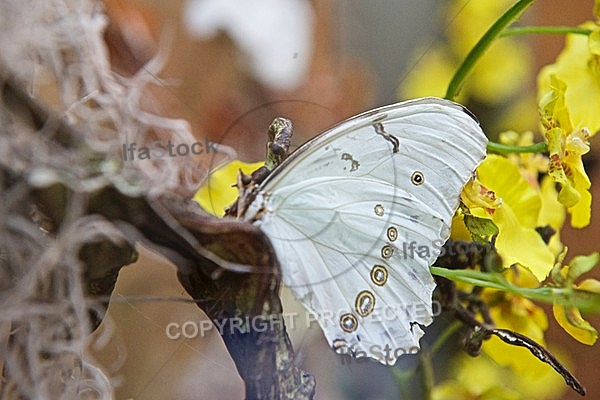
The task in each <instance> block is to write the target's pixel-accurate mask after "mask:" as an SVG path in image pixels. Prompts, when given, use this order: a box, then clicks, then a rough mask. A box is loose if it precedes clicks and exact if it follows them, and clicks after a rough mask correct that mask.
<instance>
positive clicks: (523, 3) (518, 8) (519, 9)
mask: <svg viewBox="0 0 600 400" xmlns="http://www.w3.org/2000/svg"><path fill="white" fill-rule="evenodd" d="M534 1H535V0H518V1H517V2H516V3H515V4H514V5H513V6H512V7H510V8H509V9H508V10H507V11H506V12H505V13H504V14H502V16H501V17H500V18H498V20H496V22H494V24H493V25H492V26H491V27H490V28H489V29H488V30H487V32H486V33H485V34H484V35H483V36H482V37H481V39H479V42H477V44H476V45H475V46H474V47H473V48H472V49H471V51H470V52H469V54H468V55H467V57H466V58H465V59H464V61H463V63H462V64H461V66H460V67H459V68H458V70H457V71H456V73H455V74H454V77H453V78H452V81H451V82H450V84H449V85H448V90H447V91H446V98H447V99H449V100H452V99H454V98H455V97H456V95H457V94H458V92H459V91H460V88H461V87H462V84H463V82H464V80H465V79H466V77H467V75H469V73H470V72H471V70H472V69H473V67H474V66H475V63H476V62H477V61H478V60H479V59H480V58H481V56H482V55H483V53H485V51H486V50H487V49H488V48H489V47H490V46H491V44H492V43H493V41H494V40H495V39H496V38H497V37H498V36H499V35H500V34H501V33H502V31H504V29H505V28H506V27H507V26H508V25H510V24H512V23H513V22H514V21H515V20H516V19H517V18H519V16H520V15H521V14H522V13H523V12H524V11H525V9H527V7H529V6H530V5H531V4H533V2H534Z"/></svg>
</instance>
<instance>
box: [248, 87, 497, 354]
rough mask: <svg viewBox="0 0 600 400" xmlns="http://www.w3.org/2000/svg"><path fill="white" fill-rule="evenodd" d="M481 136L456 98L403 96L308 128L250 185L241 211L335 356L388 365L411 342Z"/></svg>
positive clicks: (423, 318)
mask: <svg viewBox="0 0 600 400" xmlns="http://www.w3.org/2000/svg"><path fill="white" fill-rule="evenodd" d="M486 144H487V139H486V137H485V135H484V133H483V132H482V130H481V128H480V127H479V124H478V122H477V121H476V120H475V119H474V117H473V116H472V115H471V114H469V112H468V111H467V110H466V109H465V108H463V107H462V106H460V105H458V104H456V103H453V102H451V101H447V100H442V99H437V98H424V99H418V100H412V101H407V102H403V103H397V104H393V105H390V106H386V107H382V108H378V109H375V110H372V111H368V112H366V113H363V114H361V115H358V116H356V117H354V118H351V119H349V120H347V121H344V122H342V123H340V124H339V125H337V126H335V127H333V128H331V129H329V130H328V131H326V132H324V133H322V134H320V135H319V136H317V137H315V138H314V139H312V140H310V141H309V142H307V143H305V144H304V145H303V146H301V147H300V148H298V149H297V150H296V151H295V152H294V153H292V154H291V155H290V156H289V157H288V158H287V159H285V161H284V162H283V163H282V164H281V165H279V166H278V167H277V168H276V169H275V170H273V172H272V173H271V174H270V175H269V176H268V177H267V178H266V180H265V181H264V182H263V183H262V184H261V185H260V186H259V188H258V192H257V195H256V197H255V199H254V200H253V202H252V203H251V204H250V206H249V208H248V210H247V212H246V214H245V217H244V218H245V219H246V220H249V221H254V223H255V224H257V225H258V226H259V228H260V229H261V230H262V231H263V232H264V233H265V234H266V235H267V236H268V237H269V239H270V241H271V243H272V245H273V248H274V249H275V252H276V254H277V258H278V260H279V262H280V265H281V273H282V278H283V282H284V283H285V284H286V285H287V286H288V287H290V288H291V290H292V292H293V293H294V295H295V296H296V298H297V299H298V300H299V301H300V302H301V303H302V304H303V305H304V306H305V307H306V308H307V309H308V311H309V312H310V313H313V314H314V315H315V318H317V319H318V321H319V324H320V325H321V328H322V329H323V332H324V333H325V336H326V337H327V340H328V342H329V345H330V346H331V347H332V348H333V349H335V350H336V351H337V352H339V353H349V354H352V355H354V356H356V357H371V358H373V359H377V360H378V361H380V362H382V363H384V364H389V365H393V364H394V363H395V362H396V360H397V358H398V357H399V356H400V355H402V354H405V353H414V352H416V351H417V350H418V349H419V339H420V338H421V336H422V335H423V330H422V329H421V328H422V327H423V326H427V325H429V324H430V323H431V321H432V315H433V312H432V299H431V296H432V293H433V290H434V288H435V283H434V280H433V277H432V275H431V274H430V272H429V266H430V265H431V264H432V263H433V262H434V261H435V259H436V258H437V256H438V255H439V253H440V248H441V246H442V245H443V243H444V242H445V240H446V239H447V238H448V236H449V234H450V224H451V221H452V216H453V215H454V212H455V211H456V208H457V207H458V203H459V197H460V193H461V191H462V188H463V186H464V185H465V184H466V183H467V181H468V180H469V178H470V177H471V175H472V174H473V172H474V170H475V168H476V167H477V165H478V164H479V162H480V161H481V160H482V159H483V157H484V156H485V148H486Z"/></svg>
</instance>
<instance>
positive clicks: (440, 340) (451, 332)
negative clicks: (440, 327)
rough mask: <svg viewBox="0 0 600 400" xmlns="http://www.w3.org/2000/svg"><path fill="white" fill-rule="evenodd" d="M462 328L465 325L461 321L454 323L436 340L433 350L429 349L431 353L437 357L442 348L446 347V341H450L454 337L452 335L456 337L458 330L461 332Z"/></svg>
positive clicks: (432, 346)
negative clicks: (436, 354)
mask: <svg viewBox="0 0 600 400" xmlns="http://www.w3.org/2000/svg"><path fill="white" fill-rule="evenodd" d="M462 326H463V324H462V323H461V322H460V321H454V322H453V323H452V324H450V325H449V326H448V327H447V328H446V329H444V331H443V332H442V333H441V334H440V335H439V336H438V337H437V339H435V342H433V344H432V345H431V348H430V349H429V352H430V353H431V354H432V355H435V353H437V352H438V351H439V350H440V349H441V348H442V346H443V345H444V343H446V341H447V340H448V339H450V338H451V337H452V335H454V333H455V332H456V331H457V330H459V329H460V328H461V327H462Z"/></svg>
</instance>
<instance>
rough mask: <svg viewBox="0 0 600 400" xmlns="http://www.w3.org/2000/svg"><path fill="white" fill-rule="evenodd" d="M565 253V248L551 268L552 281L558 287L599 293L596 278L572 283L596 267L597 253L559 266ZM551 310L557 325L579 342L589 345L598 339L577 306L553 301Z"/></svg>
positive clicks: (576, 258) (599, 289)
mask: <svg viewBox="0 0 600 400" xmlns="http://www.w3.org/2000/svg"><path fill="white" fill-rule="evenodd" d="M565 255H566V250H565V251H564V252H563V253H562V254H561V256H560V258H559V262H558V263H557V264H556V266H555V269H554V270H553V273H552V279H553V281H554V283H555V284H557V285H558V286H560V287H572V288H573V289H575V290H581V291H586V292H590V293H600V281H598V280H596V279H586V280H584V281H582V282H581V283H580V284H575V283H574V281H575V280H577V279H578V278H579V277H580V276H581V275H583V274H584V273H586V272H588V271H590V270H591V269H593V268H594V267H596V265H597V264H598V261H599V260H600V256H599V255H598V253H593V254H591V255H589V256H577V257H574V258H573V259H572V260H571V262H570V263H569V265H564V266H561V265H560V264H561V261H562V258H564V256H565ZM552 311H553V313H554V318H555V319H556V321H557V322H558V323H559V325H560V326H561V327H562V328H563V329H564V330H565V331H566V332H567V333H568V334H569V335H571V336H572V337H574V338H575V339H577V340H578V341H579V342H581V343H584V344H587V345H590V346H591V345H593V344H594V343H595V342H596V340H598V331H597V330H596V329H595V328H594V327H593V326H592V325H591V324H590V323H589V322H587V321H586V320H585V319H583V317H582V316H581V313H580V311H579V309H578V308H577V307H575V306H566V305H562V304H557V303H554V304H553V307H552Z"/></svg>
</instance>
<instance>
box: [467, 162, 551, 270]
mask: <svg viewBox="0 0 600 400" xmlns="http://www.w3.org/2000/svg"><path fill="white" fill-rule="evenodd" d="M477 176H478V178H479V180H480V181H481V183H482V184H483V185H485V187H486V188H489V189H490V190H493V191H494V193H495V194H496V196H497V197H499V198H502V205H501V206H500V207H498V208H497V209H496V210H495V212H494V213H493V214H492V215H491V216H490V215H489V214H488V213H487V212H486V211H485V210H484V209H483V208H481V209H479V210H477V209H471V212H472V213H473V214H474V215H476V216H478V217H482V218H491V219H492V221H493V222H494V223H495V224H496V226H497V227H498V228H499V230H500V233H499V234H498V237H497V239H496V249H497V250H498V253H499V254H500V255H501V256H502V259H503V260H504V265H505V266H510V265H512V264H515V263H518V264H520V265H522V266H524V267H526V268H528V269H529V270H530V271H531V272H532V273H533V274H534V276H535V277H536V278H537V279H538V281H542V280H544V278H546V276H547V275H548V273H549V271H550V269H551V268H552V266H553V265H554V254H553V253H552V251H551V250H550V248H549V247H548V246H547V245H546V243H544V241H543V240H542V238H541V236H540V235H539V233H538V232H537V231H536V230H535V228H536V227H538V217H539V215H540V210H541V207H542V199H541V193H540V191H539V190H536V189H535V188H533V187H531V186H530V185H529V183H528V182H527V180H525V178H523V177H522V176H521V174H520V172H519V168H518V167H517V166H516V165H515V164H514V163H513V162H511V161H510V160H508V159H506V158H504V157H501V156H497V155H488V156H487V157H486V158H485V160H484V161H483V162H482V163H481V165H480V166H479V168H478V169H477Z"/></svg>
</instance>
